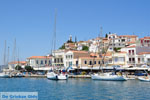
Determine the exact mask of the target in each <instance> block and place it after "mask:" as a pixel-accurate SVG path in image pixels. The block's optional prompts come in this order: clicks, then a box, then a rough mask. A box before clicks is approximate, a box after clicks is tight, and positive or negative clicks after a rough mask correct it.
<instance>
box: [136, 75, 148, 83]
mask: <svg viewBox="0 0 150 100" xmlns="http://www.w3.org/2000/svg"><path fill="white" fill-rule="evenodd" d="M138 79H139V80H140V81H145V82H150V76H145V77H138Z"/></svg>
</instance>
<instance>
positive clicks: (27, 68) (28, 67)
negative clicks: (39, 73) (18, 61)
mask: <svg viewBox="0 0 150 100" xmlns="http://www.w3.org/2000/svg"><path fill="white" fill-rule="evenodd" d="M25 70H26V71H28V72H31V71H33V68H32V67H31V66H28V65H27V66H25Z"/></svg>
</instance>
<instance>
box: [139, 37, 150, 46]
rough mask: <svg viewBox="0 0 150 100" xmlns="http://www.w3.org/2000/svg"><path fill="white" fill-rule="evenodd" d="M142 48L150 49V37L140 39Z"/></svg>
mask: <svg viewBox="0 0 150 100" xmlns="http://www.w3.org/2000/svg"><path fill="white" fill-rule="evenodd" d="M140 43H141V46H147V47H150V37H144V38H141V39H140Z"/></svg>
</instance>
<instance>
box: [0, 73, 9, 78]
mask: <svg viewBox="0 0 150 100" xmlns="http://www.w3.org/2000/svg"><path fill="white" fill-rule="evenodd" d="M10 77H11V75H10V74H9V73H5V72H1V73H0V78H10Z"/></svg>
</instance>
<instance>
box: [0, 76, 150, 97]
mask: <svg viewBox="0 0 150 100" xmlns="http://www.w3.org/2000/svg"><path fill="white" fill-rule="evenodd" d="M0 92H38V100H149V98H150V95H149V94H150V82H141V81H139V80H128V81H123V82H121V81H96V80H91V79H81V78H78V79H77V78H76V79H74V78H72V79H68V80H61V81H54V80H48V79H46V78H3V79H0Z"/></svg>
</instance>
